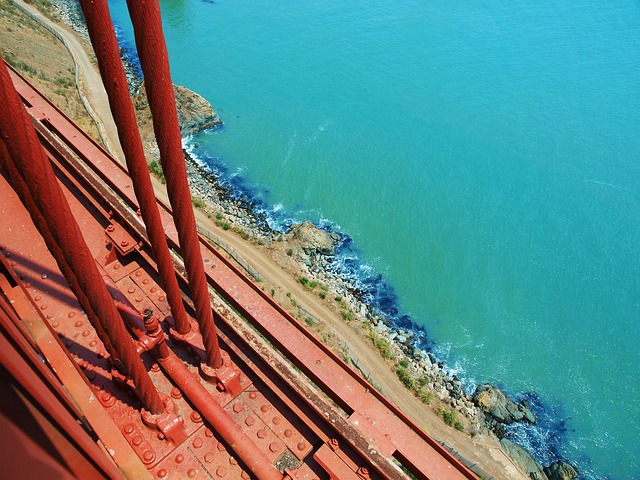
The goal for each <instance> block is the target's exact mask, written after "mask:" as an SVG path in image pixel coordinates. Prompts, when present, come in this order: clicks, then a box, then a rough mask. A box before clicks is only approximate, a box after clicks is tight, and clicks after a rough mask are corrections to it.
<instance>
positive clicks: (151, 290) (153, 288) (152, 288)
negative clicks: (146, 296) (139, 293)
mask: <svg viewBox="0 0 640 480" xmlns="http://www.w3.org/2000/svg"><path fill="white" fill-rule="evenodd" d="M149 291H150V292H151V293H156V292H157V291H158V289H157V288H156V287H151V288H150V289H149Z"/></svg>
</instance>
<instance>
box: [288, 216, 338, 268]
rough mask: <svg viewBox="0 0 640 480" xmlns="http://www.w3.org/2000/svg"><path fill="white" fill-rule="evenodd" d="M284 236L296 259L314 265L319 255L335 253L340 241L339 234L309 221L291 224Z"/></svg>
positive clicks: (324, 255)
mask: <svg viewBox="0 0 640 480" xmlns="http://www.w3.org/2000/svg"><path fill="white" fill-rule="evenodd" d="M286 237H287V240H288V244H289V245H291V246H293V249H295V253H296V257H297V259H298V260H299V261H300V262H302V263H304V264H305V265H307V266H311V265H314V264H315V263H316V262H317V260H318V259H319V258H320V257H326V256H333V255H335V254H336V247H337V246H338V243H339V242H340V236H339V235H337V234H335V233H331V232H327V231H326V230H322V229H320V228H317V227H316V226H315V225H313V224H312V223H311V222H303V223H300V224H297V225H293V226H292V227H291V229H290V230H289V232H287V235H286Z"/></svg>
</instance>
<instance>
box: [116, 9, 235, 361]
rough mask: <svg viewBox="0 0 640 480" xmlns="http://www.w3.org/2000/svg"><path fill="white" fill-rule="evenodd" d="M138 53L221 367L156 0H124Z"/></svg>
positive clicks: (198, 299)
mask: <svg viewBox="0 0 640 480" xmlns="http://www.w3.org/2000/svg"><path fill="white" fill-rule="evenodd" d="M127 6H128V7H129V15H130V16H131V22H132V23H133V28H134V34H135V39H136V47H137V49H138V57H139V58H140V64H141V65H142V71H143V73H144V85H145V88H146V90H147V97H148V99H149V107H150V108H151V114H152V116H153V129H154V131H155V134H156V141H157V142H158V148H159V150H160V162H161V163H162V170H163V172H164V176H165V178H166V179H167V193H168V194H169V201H170V203H171V207H172V208H173V218H174V221H175V224H176V229H177V231H178V239H179V241H180V251H181V254H182V257H183V258H184V264H185V268H186V271H187V278H188V279H189V287H190V289H191V296H192V299H193V303H194V306H195V310H196V318H197V320H198V324H199V325H200V331H201V332H202V339H203V343H204V348H205V351H206V356H207V359H206V365H207V366H209V367H213V368H220V367H221V366H222V363H223V359H222V355H221V354H220V347H219V345H218V336H217V333H216V327H215V324H214V321H213V312H212V310H211V302H210V300H209V290H208V287H207V280H206V278H205V275H204V265H203V262H202V254H201V253H200V244H199V238H198V234H197V230H196V221H195V216H194V214H193V205H192V203H191V194H190V190H189V184H188V182H187V168H186V166H185V163H184V154H183V152H182V138H181V136H180V126H179V124H178V115H177V112H176V102H175V95H174V93H173V83H172V82H171V73H170V71H169V58H168V54H167V47H166V44H165V40H164V34H163V31H162V21H161V18H160V7H159V5H158V2H157V0H145V1H137V0H128V1H127Z"/></svg>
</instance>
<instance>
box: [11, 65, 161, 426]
mask: <svg viewBox="0 0 640 480" xmlns="http://www.w3.org/2000/svg"><path fill="white" fill-rule="evenodd" d="M0 106H1V107H2V111H3V115H0V137H1V139H2V140H3V142H4V144H5V145H6V149H7V152H8V154H9V157H10V158H9V162H8V164H9V165H8V167H9V168H8V169H7V173H8V174H9V178H10V179H11V181H12V183H15V184H19V185H24V186H26V188H27V189H28V191H29V194H30V197H31V200H32V201H31V200H29V198H23V203H25V205H27V207H32V208H35V209H36V210H37V211H34V212H31V211H30V214H31V213H33V217H32V218H33V220H34V223H35V222H38V221H39V219H40V217H42V218H44V219H45V221H46V225H47V229H45V231H43V232H41V233H42V235H43V238H44V240H45V242H46V243H47V246H48V247H49V249H50V251H51V252H52V254H54V255H55V254H61V255H62V258H60V259H59V261H58V259H56V261H58V265H59V266H60V268H61V270H62V269H63V268H65V264H66V266H67V267H69V268H70V269H71V270H73V272H74V274H75V277H76V278H75V280H76V281H72V282H69V283H70V286H71V288H72V290H73V291H74V293H77V296H79V297H82V296H86V298H87V299H88V301H89V303H90V305H91V307H92V309H93V310H94V311H95V313H96V316H97V318H98V321H99V323H100V326H101V327H102V329H103V330H104V331H105V332H106V334H107V336H108V337H109V339H110V342H111V344H112V346H113V347H114V349H115V351H116V353H117V355H118V359H119V360H120V361H121V362H122V367H123V370H124V373H125V374H126V375H127V376H128V377H129V378H131V379H132V380H133V383H134V385H135V386H136V388H137V389H138V393H139V395H140V398H141V400H142V402H143V404H144V406H145V408H146V409H147V410H148V411H150V412H151V413H152V414H158V413H160V412H162V411H163V409H164V405H163V403H162V399H161V398H160V395H159V394H158V392H157V391H156V389H155V387H154V385H153V383H152V381H151V378H150V377H149V374H148V373H147V371H146V370H145V367H144V365H143V364H142V360H141V359H140V357H139V356H138V354H137V353H136V349H135V348H134V345H133V341H132V339H131V337H130V335H129V333H128V332H127V330H126V327H125V325H124V323H123V321H122V318H121V317H120V315H119V314H118V311H117V310H116V307H115V305H114V304H113V301H112V300H111V298H110V297H109V292H108V291H107V287H106V286H105V284H104V282H103V281H102V278H101V276H100V273H99V272H98V268H97V266H96V263H95V261H94V259H93V257H92V255H91V252H90V251H89V247H88V246H87V244H86V243H85V241H84V238H83V237H82V234H81V232H80V228H79V227H78V224H77V222H76V221H75V219H74V218H73V215H72V214H71V210H70V207H69V204H68V203H67V200H66V199H65V198H64V195H63V193H62V190H61V188H60V186H59V185H58V181H57V179H56V176H55V174H54V172H53V168H52V167H51V164H50V163H49V162H48V160H47V158H46V155H45V152H44V150H43V148H42V146H41V145H40V142H39V141H38V137H37V135H36V132H35V130H34V128H33V125H32V123H31V119H30V118H29V115H28V114H27V112H26V110H25V109H24V106H23V105H22V102H21V100H20V98H19V97H18V94H17V92H16V90H15V88H14V87H13V83H12V82H11V78H10V77H9V72H8V71H7V68H6V66H5V65H4V63H3V64H2V66H1V67H0ZM27 179H28V181H27ZM17 193H18V195H20V194H21V193H22V194H23V195H24V193H25V192H20V191H19V192H17ZM21 197H22V196H21Z"/></svg>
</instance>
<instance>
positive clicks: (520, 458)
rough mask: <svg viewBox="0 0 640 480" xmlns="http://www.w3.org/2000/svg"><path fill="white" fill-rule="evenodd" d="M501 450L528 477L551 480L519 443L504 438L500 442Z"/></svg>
mask: <svg viewBox="0 0 640 480" xmlns="http://www.w3.org/2000/svg"><path fill="white" fill-rule="evenodd" d="M500 448H501V449H502V451H503V452H504V453H505V454H506V455H507V456H508V457H509V458H510V459H511V460H513V463H515V464H516V466H517V467H518V468H519V469H520V470H522V472H523V473H524V474H526V475H527V476H528V477H530V478H533V479H535V480H549V478H548V477H547V475H546V474H545V473H544V471H543V469H542V467H541V466H540V464H539V463H538V462H536V460H535V458H533V457H532V456H531V454H530V453H529V452H527V451H526V450H525V449H524V448H522V447H521V446H520V445H518V444H517V443H514V442H512V441H511V440H507V439H506V438H503V439H502V440H500Z"/></svg>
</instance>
